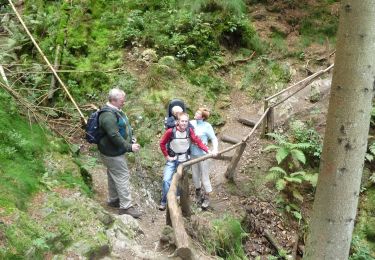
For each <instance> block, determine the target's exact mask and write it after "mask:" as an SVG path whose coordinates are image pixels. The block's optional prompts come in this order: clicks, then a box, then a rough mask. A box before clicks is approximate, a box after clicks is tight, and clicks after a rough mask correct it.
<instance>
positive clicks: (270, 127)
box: [267, 107, 275, 133]
mask: <svg viewBox="0 0 375 260" xmlns="http://www.w3.org/2000/svg"><path fill="white" fill-rule="evenodd" d="M274 130H275V113H274V107H270V110H269V111H268V114H267V133H273V131H274Z"/></svg>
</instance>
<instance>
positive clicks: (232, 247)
mask: <svg viewBox="0 0 375 260" xmlns="http://www.w3.org/2000/svg"><path fill="white" fill-rule="evenodd" d="M246 236H247V234H246V233H245V231H244V230H243V228H242V226H241V223H240V222H239V221H238V220H237V219H235V218H233V217H230V216H226V217H224V218H222V219H218V220H215V221H214V222H213V233H212V237H211V238H210V239H209V240H206V241H205V244H206V245H207V247H208V250H209V251H211V252H215V253H216V254H217V255H218V256H220V257H223V258H224V259H232V260H236V259H247V257H246V254H245V252H244V250H243V247H242V240H243V239H244V238H245V237H246Z"/></svg>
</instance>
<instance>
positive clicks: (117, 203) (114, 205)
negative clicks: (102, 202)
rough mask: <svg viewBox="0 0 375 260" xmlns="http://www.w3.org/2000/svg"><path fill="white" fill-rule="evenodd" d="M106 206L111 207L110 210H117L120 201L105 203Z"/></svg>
mask: <svg viewBox="0 0 375 260" xmlns="http://www.w3.org/2000/svg"><path fill="white" fill-rule="evenodd" d="M107 205H108V206H109V207H112V208H119V207H120V199H116V200H113V201H110V202H108V203H107Z"/></svg>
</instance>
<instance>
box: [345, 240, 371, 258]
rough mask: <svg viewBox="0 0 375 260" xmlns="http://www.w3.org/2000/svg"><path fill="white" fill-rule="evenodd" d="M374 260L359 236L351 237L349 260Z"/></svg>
mask: <svg viewBox="0 0 375 260" xmlns="http://www.w3.org/2000/svg"><path fill="white" fill-rule="evenodd" d="M367 259H374V258H373V254H372V253H371V250H370V248H369V247H368V245H367V244H366V242H365V241H363V240H362V239H361V238H360V237H359V236H353V239H352V244H351V255H350V257H349V260H367Z"/></svg>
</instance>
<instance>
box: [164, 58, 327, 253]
mask: <svg viewBox="0 0 375 260" xmlns="http://www.w3.org/2000/svg"><path fill="white" fill-rule="evenodd" d="M333 66H334V65H333V64H332V65H331V66H329V67H328V68H326V69H324V70H320V71H318V72H316V73H314V74H313V75H311V76H309V77H307V78H305V79H303V80H301V81H299V82H297V83H296V84H293V85H292V86H290V87H288V88H286V89H284V90H282V91H280V92H278V93H276V94H274V95H272V96H270V97H268V98H266V99H265V100H264V112H263V114H262V116H261V117H260V119H259V120H258V121H257V123H256V124H255V125H254V127H253V128H252V130H251V131H250V133H249V134H248V135H246V136H245V137H243V139H242V140H241V141H239V142H238V143H236V144H234V145H232V146H230V147H228V148H225V149H224V150H222V151H220V152H219V153H218V154H217V155H216V156H213V155H212V154H207V155H204V156H202V157H199V158H196V159H193V160H190V161H187V162H184V163H181V164H180V165H179V166H178V167H177V172H176V174H174V176H173V179H172V182H171V186H170V188H169V192H168V194H167V199H168V207H167V214H166V218H167V219H166V222H167V225H171V226H172V227H173V229H174V234H175V239H176V247H177V248H176V252H175V253H176V255H177V256H179V257H181V258H182V259H193V258H194V256H193V251H192V247H191V245H190V241H189V236H188V234H187V233H186V230H185V227H184V219H183V217H185V218H189V217H190V216H191V211H190V197H189V181H188V175H187V174H184V172H185V169H186V167H188V166H191V165H193V164H196V163H199V162H201V161H204V160H207V159H215V160H230V163H229V165H228V167H227V171H226V173H225V177H226V178H227V179H228V180H229V181H230V182H234V180H235V172H236V168H237V165H238V162H239V160H240V159H241V156H242V154H243V152H244V150H245V148H246V143H247V141H248V140H249V139H250V137H251V136H252V135H253V134H254V132H255V131H256V129H258V127H259V126H260V125H261V124H262V123H263V124H262V136H265V135H266V133H268V132H272V131H273V130H274V124H275V123H274V122H275V120H274V108H275V107H276V106H278V105H280V104H281V103H283V102H285V101H286V100H288V99H289V98H290V97H291V96H293V95H295V94H297V93H298V92H299V91H301V90H302V89H304V88H305V87H307V86H308V85H309V84H310V83H311V82H312V81H314V80H315V79H316V78H317V77H319V76H320V75H322V74H324V73H326V72H327V71H329V70H331V69H332V68H333ZM297 86H299V88H298V89H297V90H295V89H294V88H295V87H297ZM291 90H293V92H292V93H291V94H289V95H287V96H286V97H283V98H282V99H281V100H279V101H277V103H271V101H272V100H273V99H275V98H276V97H279V96H280V95H281V94H283V93H286V92H288V91H291ZM234 149H236V151H235V153H234V155H233V156H231V157H230V156H225V155H223V154H224V153H227V152H229V151H232V150H234ZM179 184H181V185H180V187H181V194H180V206H181V207H179V206H178V202H177V195H176V194H177V187H178V186H179Z"/></svg>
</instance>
